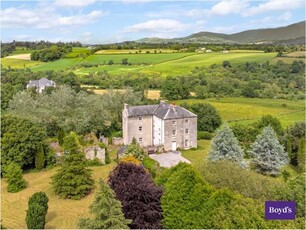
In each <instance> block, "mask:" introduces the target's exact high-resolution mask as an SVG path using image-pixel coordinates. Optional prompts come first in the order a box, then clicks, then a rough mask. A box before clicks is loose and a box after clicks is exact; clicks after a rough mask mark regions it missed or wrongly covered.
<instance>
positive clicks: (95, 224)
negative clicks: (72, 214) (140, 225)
mask: <svg viewBox="0 0 306 230" xmlns="http://www.w3.org/2000/svg"><path fill="white" fill-rule="evenodd" d="M99 185H100V186H99V190H98V191H97V193H96V195H95V199H94V202H93V203H92V204H91V206H90V212H91V214H93V215H94V217H93V218H92V219H80V221H79V227H80V228H82V229H128V226H127V225H128V224H130V223H131V221H130V220H127V219H125V217H124V214H123V212H122V205H121V202H120V201H119V200H117V199H116V198H115V193H114V192H113V190H112V189H111V188H110V187H109V186H108V185H107V184H106V183H105V182H104V181H103V180H102V179H100V181H99Z"/></svg>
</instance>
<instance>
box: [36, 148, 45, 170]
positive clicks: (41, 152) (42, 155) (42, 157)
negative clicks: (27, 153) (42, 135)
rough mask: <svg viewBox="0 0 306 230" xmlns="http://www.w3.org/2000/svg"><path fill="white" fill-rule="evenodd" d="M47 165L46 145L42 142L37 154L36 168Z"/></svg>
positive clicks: (40, 168)
mask: <svg viewBox="0 0 306 230" xmlns="http://www.w3.org/2000/svg"><path fill="white" fill-rule="evenodd" d="M44 166H45V153H44V146H43V145H42V144H41V145H40V146H39V148H38V151H37V153H36V156H35V168H36V169H38V170H42V169H43V168H44Z"/></svg>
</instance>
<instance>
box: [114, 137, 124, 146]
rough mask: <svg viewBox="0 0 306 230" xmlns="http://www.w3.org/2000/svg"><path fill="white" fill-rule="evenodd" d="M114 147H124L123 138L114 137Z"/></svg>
mask: <svg viewBox="0 0 306 230" xmlns="http://www.w3.org/2000/svg"><path fill="white" fill-rule="evenodd" d="M112 144H113V145H123V138H122V137H113V138H112Z"/></svg>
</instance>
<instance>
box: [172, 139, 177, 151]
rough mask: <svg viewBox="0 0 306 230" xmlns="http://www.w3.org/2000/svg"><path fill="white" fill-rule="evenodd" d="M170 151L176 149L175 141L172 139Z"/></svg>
mask: <svg viewBox="0 0 306 230" xmlns="http://www.w3.org/2000/svg"><path fill="white" fill-rule="evenodd" d="M172 151H176V141H172Z"/></svg>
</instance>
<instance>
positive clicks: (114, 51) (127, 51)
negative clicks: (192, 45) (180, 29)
mask: <svg viewBox="0 0 306 230" xmlns="http://www.w3.org/2000/svg"><path fill="white" fill-rule="evenodd" d="M147 51H149V52H150V53H155V51H156V53H177V51H176V50H172V49H142V50H141V53H146V52H147ZM137 53H139V49H138V50H137V49H121V50H118V49H110V50H98V51H97V52H96V53H95V54H137Z"/></svg>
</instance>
